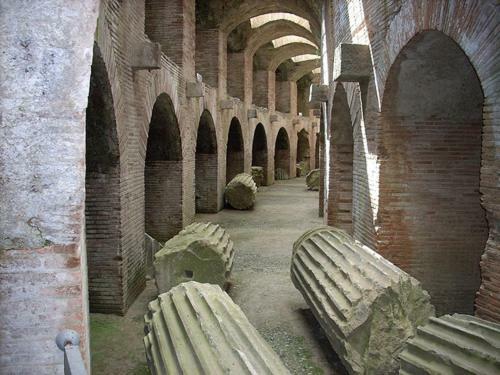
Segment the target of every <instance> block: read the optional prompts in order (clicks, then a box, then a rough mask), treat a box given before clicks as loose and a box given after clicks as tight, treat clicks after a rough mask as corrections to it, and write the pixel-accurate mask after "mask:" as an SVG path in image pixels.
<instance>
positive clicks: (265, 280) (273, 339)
mask: <svg viewBox="0 0 500 375" xmlns="http://www.w3.org/2000/svg"><path fill="white" fill-rule="evenodd" d="M197 220H198V221H211V222H214V223H218V224H221V225H222V226H223V227H225V228H226V229H227V230H228V231H229V233H230V235H231V238H232V240H233V242H234V244H235V248H236V253H235V258H234V266H233V272H232V277H231V288H230V290H229V295H230V296H231V297H232V298H233V299H234V301H235V302H236V303H237V304H238V305H240V306H241V308H242V309H243V311H244V312H245V314H246V315H247V317H248V319H249V320H250V322H251V323H252V324H253V325H254V326H255V327H256V328H257V329H258V330H259V332H260V333H261V334H262V335H263V336H264V338H265V339H266V340H267V341H268V342H269V343H270V344H271V346H272V347H273V348H274V350H275V351H276V352H277V353H278V354H279V355H280V356H281V358H282V359H283V362H284V363H285V365H286V366H287V367H288V368H289V369H290V371H291V373H292V374H297V375H299V374H300V375H305V374H345V373H346V372H345V370H344V369H343V368H342V366H341V364H340V363H339V361H338V358H337V357H336V356H335V354H334V352H333V351H332V349H331V347H330V345H329V343H328V341H327V340H326V338H325V335H324V333H323V332H322V330H321V328H320V327H319V326H318V324H317V322H316V320H315V319H314V317H313V316H312V314H311V312H310V310H309V309H308V307H307V305H306V303H305V302H304V300H303V298H302V296H301V295H300V293H299V292H298V291H297V290H296V289H295V288H294V286H293V284H292V282H291V280H290V257H291V253H292V245H293V242H294V241H295V240H296V239H297V238H298V237H299V236H300V235H301V234H302V233H303V232H304V231H306V230H307V229H309V228H312V227H315V226H318V225H321V223H322V221H321V219H320V218H319V217H318V193H317V192H312V191H307V190H306V187H305V180H304V178H297V179H292V180H288V181H277V182H276V184H274V185H272V186H269V187H261V188H259V192H258V196H257V203H256V205H255V207H254V209H253V210H250V211H237V210H231V209H225V210H223V211H221V212H219V213H217V214H203V215H197ZM155 292H156V290H155V287H154V283H153V282H151V281H150V282H148V286H147V288H146V290H145V291H144V292H143V293H142V294H141V296H140V297H139V299H138V300H137V301H136V302H135V303H134V304H133V306H132V307H131V308H130V310H129V311H128V313H127V315H126V316H125V317H117V316H110V315H103V314H92V315H91V351H92V369H93V373H94V374H148V369H147V365H146V362H145V358H144V350H143V346H142V337H143V323H142V318H143V314H144V312H145V311H146V305H147V303H148V302H149V300H151V299H153V298H154V297H155Z"/></svg>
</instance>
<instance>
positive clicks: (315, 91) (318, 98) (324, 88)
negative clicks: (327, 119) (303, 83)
mask: <svg viewBox="0 0 500 375" xmlns="http://www.w3.org/2000/svg"><path fill="white" fill-rule="evenodd" d="M326 102H328V85H318V84H312V85H311V91H310V93H309V103H310V106H311V107H312V108H320V106H321V103H326Z"/></svg>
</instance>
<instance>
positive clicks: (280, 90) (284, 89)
mask: <svg viewBox="0 0 500 375" xmlns="http://www.w3.org/2000/svg"><path fill="white" fill-rule="evenodd" d="M276 110H277V111H280V112H284V113H290V114H292V115H296V114H297V82H295V81H277V82H276Z"/></svg>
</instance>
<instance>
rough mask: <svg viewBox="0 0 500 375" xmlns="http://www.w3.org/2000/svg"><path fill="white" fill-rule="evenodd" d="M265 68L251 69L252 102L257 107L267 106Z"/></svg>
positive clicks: (267, 76)
mask: <svg viewBox="0 0 500 375" xmlns="http://www.w3.org/2000/svg"><path fill="white" fill-rule="evenodd" d="M270 73H271V72H268V71H267V70H254V71H253V85H254V86H255V87H254V90H253V103H254V104H255V105H257V106H259V107H267V106H268V94H269V74H270Z"/></svg>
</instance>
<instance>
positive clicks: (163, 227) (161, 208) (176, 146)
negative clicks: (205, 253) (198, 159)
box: [144, 93, 183, 241]
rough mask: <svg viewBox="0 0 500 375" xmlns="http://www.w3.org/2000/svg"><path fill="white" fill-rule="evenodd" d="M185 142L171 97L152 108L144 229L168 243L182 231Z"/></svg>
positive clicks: (145, 180) (145, 164)
mask: <svg viewBox="0 0 500 375" xmlns="http://www.w3.org/2000/svg"><path fill="white" fill-rule="evenodd" d="M182 180H183V170H182V141H181V135H180V130H179V123H178V121H177V116H176V114H175V110H174V105H173V102H172V100H171V99H170V96H169V95H167V94H166V93H162V94H160V95H159V96H158V97H157V98H156V100H155V102H154V105H153V109H152V112H151V120H150V124H149V127H148V138H147V148H146V158H145V163H144V196H145V204H144V206H145V210H144V212H145V213H144V216H145V230H146V233H148V234H149V235H150V236H152V237H153V238H155V239H157V240H158V241H166V240H168V239H170V238H171V237H172V236H174V235H175V234H177V232H179V231H180V230H181V229H182V224H183V215H182V214H183V213H182V193H183V191H182V190H183V189H182Z"/></svg>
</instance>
